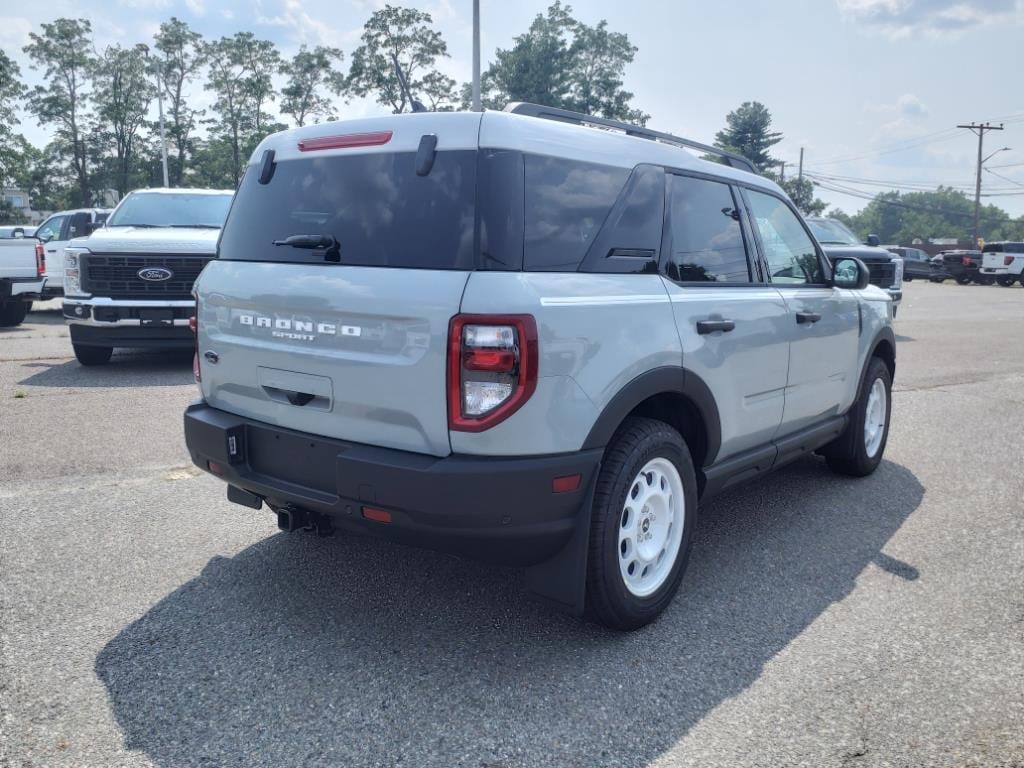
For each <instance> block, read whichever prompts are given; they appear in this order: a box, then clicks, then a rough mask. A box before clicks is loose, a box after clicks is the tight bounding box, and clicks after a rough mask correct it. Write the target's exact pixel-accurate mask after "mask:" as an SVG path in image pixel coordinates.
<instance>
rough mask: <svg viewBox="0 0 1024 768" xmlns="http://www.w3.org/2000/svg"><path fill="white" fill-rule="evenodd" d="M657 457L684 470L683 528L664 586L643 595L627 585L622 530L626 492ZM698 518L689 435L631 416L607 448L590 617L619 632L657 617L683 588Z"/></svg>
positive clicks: (591, 560)
mask: <svg viewBox="0 0 1024 768" xmlns="http://www.w3.org/2000/svg"><path fill="white" fill-rule="evenodd" d="M653 459H665V460H668V461H669V462H671V464H672V465H673V466H674V467H675V469H676V471H677V472H678V473H679V478H680V480H681V481H682V486H683V501H684V507H683V509H684V514H683V530H682V535H681V538H680V542H679V547H678V550H677V552H676V557H675V562H674V563H673V564H672V566H671V568H670V570H669V572H668V575H667V577H666V578H665V580H664V581H663V582H662V584H661V586H660V587H658V589H656V590H655V591H654V592H653V593H652V594H650V595H648V596H645V597H638V596H637V595H635V594H633V593H632V592H630V591H629V589H628V588H627V587H626V583H625V581H624V579H623V575H622V573H621V570H620V565H619V558H620V550H619V530H620V525H621V524H622V520H623V511H624V506H625V502H626V494H627V493H629V492H630V491H631V490H632V488H633V486H634V483H635V481H636V480H637V476H638V475H639V474H640V470H641V469H643V468H644V467H645V466H646V465H647V463H648V462H649V461H651V460H653ZM696 517H697V476H696V473H695V472H694V469H693V460H692V459H691V458H690V451H689V449H688V448H687V447H686V443H685V441H684V440H683V438H682V437H681V436H680V434H679V433H678V432H677V431H676V430H675V429H673V428H672V427H670V426H669V425H668V424H666V423H664V422H662V421H657V420H655V419H647V418H636V417H631V418H629V419H627V420H626V421H625V422H623V424H622V426H621V427H619V430H618V431H617V432H616V433H615V436H614V437H613V438H612V441H611V443H609V445H608V448H607V450H606V451H605V456H604V462H603V463H602V466H601V474H600V475H599V477H598V480H597V490H596V492H595V494H594V506H593V513H592V517H591V525H590V552H589V556H588V559H587V560H588V561H587V616H588V618H590V619H591V620H593V621H595V622H597V623H599V624H602V625H604V626H605V627H608V628H609V629H616V630H633V629H639V628H640V627H643V626H645V625H646V624H649V623H650V622H652V621H654V619H656V618H657V617H658V615H659V614H660V613H661V612H662V611H664V610H665V608H666V607H667V606H668V604H669V603H670V602H671V601H672V598H673V596H675V593H676V590H677V589H678V588H679V582H680V581H681V580H682V577H683V573H684V571H685V570H686V564H687V561H688V560H689V557H690V542H691V538H692V534H693V528H694V524H695V521H696ZM645 572H646V568H645Z"/></svg>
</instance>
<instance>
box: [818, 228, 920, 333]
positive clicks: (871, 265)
mask: <svg viewBox="0 0 1024 768" xmlns="http://www.w3.org/2000/svg"><path fill="white" fill-rule="evenodd" d="M806 221H807V223H808V225H810V227H811V232H813V233H814V236H815V237H816V238H817V240H818V242H819V243H821V247H822V249H823V250H824V251H825V255H826V256H828V259H829V261H831V262H832V263H833V264H835V262H836V260H837V259H843V258H851V257H853V258H857V259H860V260H861V261H863V262H864V263H865V264H866V265H867V268H868V272H869V273H870V275H871V278H870V281H871V285H877V286H878V287H879V288H881V289H882V290H884V291H887V292H888V293H889V295H890V296H891V297H892V312H893V316H895V315H896V308H897V307H899V304H900V299H902V298H903V259H901V258H899V257H898V256H896V255H894V254H892V253H890V252H889V251H887V250H886V249H885V248H882V247H880V246H879V245H878V237H877V236H875V235H870V236H869V237H868V243H867V244H865V243H862V242H861V241H860V238H858V237H857V235H855V234H854V233H853V231H852V230H851V229H850V228H849V227H848V226H846V225H845V224H843V222H841V221H839V220H838V219H829V218H826V217H824V216H811V217H809V218H808V219H807V220H806Z"/></svg>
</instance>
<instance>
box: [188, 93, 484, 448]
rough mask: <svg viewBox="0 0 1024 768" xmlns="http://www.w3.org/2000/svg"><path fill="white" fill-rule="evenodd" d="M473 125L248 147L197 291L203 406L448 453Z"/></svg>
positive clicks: (393, 124)
mask: <svg viewBox="0 0 1024 768" xmlns="http://www.w3.org/2000/svg"><path fill="white" fill-rule="evenodd" d="M479 120H480V116H479V115H478V114H469V113H467V114H460V115H452V114H449V115H438V114H436V113H432V114H416V115H404V116H401V117H400V118H394V117H390V118H376V119H371V120H359V121H349V122H346V123H335V124H325V125H320V126H312V127H310V128H306V129H300V130H299V131H294V132H289V133H284V134H277V135H276V136H273V137H270V138H269V139H268V140H267V141H265V142H264V144H263V145H261V147H260V148H258V149H257V150H256V152H255V153H254V155H253V161H252V164H250V166H249V168H248V169H247V171H246V174H245V177H244V178H243V180H242V182H241V184H240V186H239V189H238V193H237V194H236V197H235V202H234V204H233V206H232V210H231V213H230V214H229V215H228V219H227V222H226V223H225V226H224V231H223V234H222V237H221V243H220V249H219V258H218V259H217V260H215V261H213V262H211V263H210V264H209V266H208V267H207V268H206V270H205V271H204V272H203V274H202V276H201V277H200V279H199V282H198V283H197V295H198V298H199V315H198V316H199V354H200V362H201V364H202V382H201V387H202V391H203V395H204V396H205V398H206V399H207V401H208V402H209V403H210V404H211V405H212V406H214V407H216V408H220V409H222V410H225V411H229V412H231V413H235V414H238V415H241V416H246V417H249V418H252V419H256V420H259V421H264V422H268V423H271V424H274V425H276V426H280V427H285V428H289V429H294V430H298V431H300V432H305V433H310V434H315V435H322V436H324V437H331V438H337V439H341V440H350V441H353V442H358V443H366V444H370V445H378V446H383V447H388V448H397V449H401V450H408V451H416V452H420V453H427V454H433V455H435V456H444V455H447V454H449V453H450V452H451V447H450V442H449V437H448V413H447V400H446V397H445V392H446V381H447V379H446V377H447V371H446V366H445V361H446V356H447V337H448V328H449V323H450V321H451V318H452V317H453V316H454V315H456V314H457V313H458V311H459V304H460V302H461V299H462V292H463V289H464V287H465V284H466V280H467V279H468V276H469V274H470V272H471V271H472V269H473V267H474V264H475V252H476V251H475V240H474V237H475V210H476V209H475V205H476V193H475V184H476V166H477V151H476V147H477V134H478V130H479ZM434 145H436V151H433V149H432V147H433V146H434ZM424 146H426V147H427V149H426V151H424V149H423V147H424ZM268 150H272V152H273V154H272V155H271V154H267V152H268ZM268 158H269V159H268ZM207 353H210V354H207Z"/></svg>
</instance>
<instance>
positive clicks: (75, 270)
mask: <svg viewBox="0 0 1024 768" xmlns="http://www.w3.org/2000/svg"><path fill="white" fill-rule="evenodd" d="M82 253H83V251H81V250H78V249H71V248H66V249H65V250H64V295H65V296H76V295H82V279H81V272H80V268H81V267H80V264H79V256H80V255H81V254H82Z"/></svg>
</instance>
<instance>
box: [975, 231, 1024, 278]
mask: <svg viewBox="0 0 1024 768" xmlns="http://www.w3.org/2000/svg"><path fill="white" fill-rule="evenodd" d="M981 274H982V275H984V276H986V277H990V278H992V279H994V280H995V281H996V282H997V283H999V284H1000V285H1001V286H1003V287H1005V288H1009V287H1010V286H1012V285H1013V284H1014V283H1015V282H1017V281H1018V280H1019V281H1020V284H1021V285H1024V243H1020V242H999V243H985V246H984V247H983V248H982V249H981Z"/></svg>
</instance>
